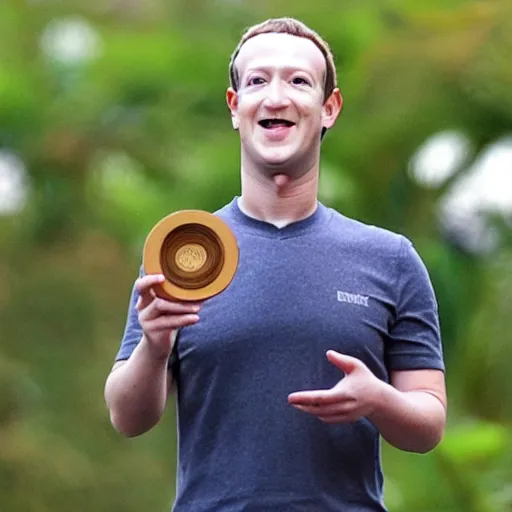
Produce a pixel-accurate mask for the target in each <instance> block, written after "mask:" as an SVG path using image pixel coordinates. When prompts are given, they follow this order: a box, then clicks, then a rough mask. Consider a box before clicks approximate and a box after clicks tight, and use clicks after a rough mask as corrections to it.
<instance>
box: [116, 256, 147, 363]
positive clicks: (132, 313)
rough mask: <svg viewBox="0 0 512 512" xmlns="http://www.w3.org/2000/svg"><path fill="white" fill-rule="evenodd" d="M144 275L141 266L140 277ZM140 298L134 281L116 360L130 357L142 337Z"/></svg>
mask: <svg viewBox="0 0 512 512" xmlns="http://www.w3.org/2000/svg"><path fill="white" fill-rule="evenodd" d="M143 275H144V270H143V268H142V266H141V268H140V271H139V277H142V276H143ZM138 299H139V294H138V292H137V290H136V289H135V283H134V284H133V287H132V291H131V295H130V302H129V306H128V314H127V318H126V325H125V328H124V333H123V338H122V340H121V346H120V347H119V350H118V352H117V355H116V358H115V360H116V362H117V361H123V360H125V359H129V357H130V356H131V355H132V352H133V351H134V350H135V347H136V346H137V344H138V343H139V341H140V340H141V338H142V327H141V326H140V323H139V316H138V313H137V310H136V308H135V306H136V304H137V300H138Z"/></svg>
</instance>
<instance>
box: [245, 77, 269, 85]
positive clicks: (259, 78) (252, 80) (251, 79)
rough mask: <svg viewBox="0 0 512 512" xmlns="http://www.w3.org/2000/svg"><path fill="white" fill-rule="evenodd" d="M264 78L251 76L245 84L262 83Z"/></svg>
mask: <svg viewBox="0 0 512 512" xmlns="http://www.w3.org/2000/svg"><path fill="white" fill-rule="evenodd" d="M263 83H265V80H264V79H263V78H262V77H261V76H253V77H252V78H249V80H248V81H247V85H262V84H263Z"/></svg>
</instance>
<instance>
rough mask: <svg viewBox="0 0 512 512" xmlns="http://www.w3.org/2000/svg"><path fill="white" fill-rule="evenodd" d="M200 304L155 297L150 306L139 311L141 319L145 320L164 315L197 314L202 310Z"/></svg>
mask: <svg viewBox="0 0 512 512" xmlns="http://www.w3.org/2000/svg"><path fill="white" fill-rule="evenodd" d="M200 308H201V307H200V305H198V304H189V303H183V302H172V301H169V300H166V299H161V298H156V299H153V300H152V301H151V302H150V303H149V305H148V306H146V307H145V308H144V309H142V310H141V311H140V313H139V321H141V322H144V321H148V320H151V319H152V318H157V317H159V316H162V315H169V316H173V315H183V314H187V313H189V314H196V313H198V312H199V310H200Z"/></svg>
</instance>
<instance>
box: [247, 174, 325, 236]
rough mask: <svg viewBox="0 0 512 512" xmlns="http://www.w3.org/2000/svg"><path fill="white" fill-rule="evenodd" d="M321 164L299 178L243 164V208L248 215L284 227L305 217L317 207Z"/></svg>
mask: <svg viewBox="0 0 512 512" xmlns="http://www.w3.org/2000/svg"><path fill="white" fill-rule="evenodd" d="M317 197H318V165H316V166H315V167H314V168H312V169H311V170H309V171H308V172H306V173H305V174H303V175H302V176H301V177H299V178H291V177H289V176H287V175H284V174H275V175H273V176H270V175H269V176H266V175H264V174H263V173H261V172H259V173H251V172H247V171H246V170H245V169H244V168H243V167H242V195H241V197H240V201H239V207H240V209H241V210H242V211H243V212H244V213H245V214H246V215H248V216H249V217H253V218H255V219H258V220H262V221H265V222H268V223H270V224H273V225H275V226H276V227H278V228H282V227H284V226H286V225H288V224H291V223H292V222H297V221H299V220H302V219H305V218H306V217H309V216H310V215H312V214H313V213H314V211H315V210H316V208H317Z"/></svg>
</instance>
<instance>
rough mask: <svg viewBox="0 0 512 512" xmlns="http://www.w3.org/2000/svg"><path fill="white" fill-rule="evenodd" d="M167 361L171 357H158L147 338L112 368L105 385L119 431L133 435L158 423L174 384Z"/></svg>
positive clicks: (115, 425) (111, 412) (113, 422)
mask: <svg viewBox="0 0 512 512" xmlns="http://www.w3.org/2000/svg"><path fill="white" fill-rule="evenodd" d="M167 364H168V357H163V356H159V357H155V355H154V354H153V353H151V351H150V349H149V347H148V344H147V342H146V340H145V339H144V338H143V339H142V340H141V342H140V343H139V344H138V345H137V347H136V348H135V350H134V351H133V353H132V355H131V357H130V359H129V360H128V361H127V362H126V363H125V364H124V365H123V366H121V367H119V368H117V369H116V370H114V371H112V373H111V374H110V375H109V377H108V378H107V382H106V384H105V399H106V402H107V407H108V408H109V411H110V419H111V422H112V425H113V426H114V427H115V428H116V430H118V431H119V432H121V433H122V434H124V435H126V436H130V437H132V436H137V435H139V434H142V433H144V432H146V431H148V430H149V429H151V428H152V427H153V426H155V425H156V424H157V423H158V421H159V420H160V417H161V416H162V414H163V412H164V409H165V405H166V402H167V390H168V387H169V385H170V383H169V382H168V379H170V375H169V372H168V370H167Z"/></svg>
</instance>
